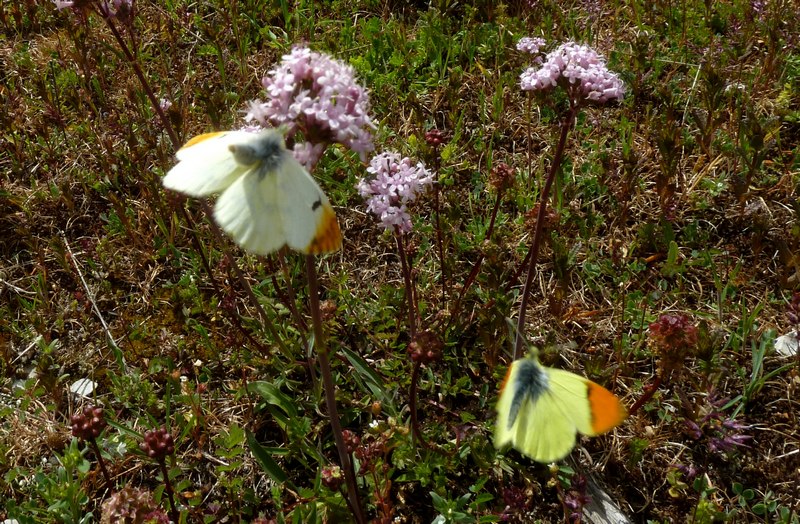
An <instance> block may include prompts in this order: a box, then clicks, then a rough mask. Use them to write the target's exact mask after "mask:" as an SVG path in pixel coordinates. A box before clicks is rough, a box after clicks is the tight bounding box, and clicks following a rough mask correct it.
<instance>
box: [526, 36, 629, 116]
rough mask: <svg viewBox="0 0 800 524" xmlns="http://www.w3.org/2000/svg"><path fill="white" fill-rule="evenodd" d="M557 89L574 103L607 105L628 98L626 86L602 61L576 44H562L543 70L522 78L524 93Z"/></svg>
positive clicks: (582, 46)
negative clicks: (624, 97)
mask: <svg viewBox="0 0 800 524" xmlns="http://www.w3.org/2000/svg"><path fill="white" fill-rule="evenodd" d="M556 85H562V86H563V87H564V88H565V89H567V91H569V92H570V96H571V97H572V98H573V99H575V100H586V101H591V102H597V103H605V102H609V101H613V100H621V99H622V97H623V96H624V95H625V84H623V82H622V80H620V78H619V76H617V74H616V73H613V72H612V71H609V69H608V68H607V67H606V64H605V60H604V59H603V57H601V56H600V55H598V54H597V52H596V51H595V50H594V49H592V48H590V47H588V46H585V45H580V44H576V43H575V42H567V43H564V44H561V45H560V46H558V48H556V49H555V50H554V51H551V52H550V53H548V54H547V56H546V57H545V60H544V62H543V63H542V64H541V67H539V68H538V69H537V68H533V67H531V68H528V69H527V70H526V71H525V72H524V73H522V75H520V87H521V88H522V90H523V91H545V90H548V89H550V88H552V87H555V86H556Z"/></svg>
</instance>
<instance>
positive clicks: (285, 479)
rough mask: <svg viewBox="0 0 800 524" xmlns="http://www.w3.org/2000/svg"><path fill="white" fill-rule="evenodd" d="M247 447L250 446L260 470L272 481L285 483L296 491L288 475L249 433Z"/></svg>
mask: <svg viewBox="0 0 800 524" xmlns="http://www.w3.org/2000/svg"><path fill="white" fill-rule="evenodd" d="M247 445H248V446H250V451H252V452H253V456H254V457H255V458H256V460H258V463H259V464H261V468H262V469H263V470H264V472H265V473H266V474H267V475H269V477H270V478H271V479H272V480H274V481H275V482H277V483H279V484H283V483H286V484H287V485H289V487H291V488H292V489H297V488H295V487H294V485H293V484H292V482H291V481H290V480H289V475H287V474H286V472H285V471H283V469H282V468H281V467H280V466H279V465H278V463H277V462H275V461H274V460H272V457H270V456H269V454H268V453H267V452H266V451H265V450H264V448H263V447H261V444H259V443H258V441H257V440H256V437H255V435H253V433H252V432H250V431H248V432H247Z"/></svg>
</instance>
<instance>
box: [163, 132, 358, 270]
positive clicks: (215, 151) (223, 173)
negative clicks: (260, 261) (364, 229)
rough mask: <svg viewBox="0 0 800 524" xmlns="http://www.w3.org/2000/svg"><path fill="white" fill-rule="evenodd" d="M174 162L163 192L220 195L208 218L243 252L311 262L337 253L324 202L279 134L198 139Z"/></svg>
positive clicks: (332, 219) (338, 236)
mask: <svg viewBox="0 0 800 524" xmlns="http://www.w3.org/2000/svg"><path fill="white" fill-rule="evenodd" d="M176 156H177V157H178V160H179V162H178V164H177V165H176V166H175V167H173V168H172V169H171V170H170V171H169V173H167V175H166V176H165V177H164V179H163V184H164V187H166V188H168V189H173V190H175V191H179V192H181V193H185V194H187V195H190V196H193V197H205V196H208V195H211V194H213V193H222V194H221V195H220V197H219V198H218V199H217V203H216V205H215V206H214V218H215V219H216V221H217V223H218V224H219V225H220V227H221V228H222V229H223V230H224V231H225V232H226V233H228V234H229V235H230V236H231V237H232V238H233V240H234V241H235V242H236V243H237V244H239V245H240V246H241V247H242V248H244V249H245V250H247V251H250V252H252V253H256V254H259V255H266V254H269V253H272V252H274V251H277V250H279V249H280V248H282V247H283V246H289V247H290V248H292V249H295V250H297V251H300V252H303V253H313V254H318V253H330V252H333V251H336V250H338V249H341V247H342V233H341V231H340V230H339V223H338V222H337V221H336V214H335V213H334V211H333V208H332V207H331V204H330V202H329V201H328V197H326V196H325V194H324V193H323V192H322V190H321V189H320V187H319V186H318V185H317V183H316V182H315V181H314V179H313V178H312V177H311V175H310V174H309V173H308V171H306V170H305V168H303V166H302V165H300V163H299V162H297V160H295V158H294V157H293V156H292V154H291V153H290V152H289V151H288V150H287V149H286V146H285V145H284V141H283V135H282V134H281V133H280V132H279V131H278V130H275V129H269V130H265V131H261V132H258V133H248V132H246V131H223V132H219V133H207V134H203V135H198V136H196V137H194V138H192V139H191V140H189V141H188V142H187V143H186V145H184V146H183V147H182V148H181V149H180V150H179V151H178V153H177V155H176Z"/></svg>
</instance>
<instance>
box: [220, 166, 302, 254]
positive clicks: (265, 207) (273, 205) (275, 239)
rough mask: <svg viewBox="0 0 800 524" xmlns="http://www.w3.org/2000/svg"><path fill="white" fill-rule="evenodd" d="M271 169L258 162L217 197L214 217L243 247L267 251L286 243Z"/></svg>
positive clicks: (259, 251)
mask: <svg viewBox="0 0 800 524" xmlns="http://www.w3.org/2000/svg"><path fill="white" fill-rule="evenodd" d="M277 187H278V181H277V177H276V176H275V173H274V172H268V173H260V172H259V169H258V166H256V167H254V168H251V169H250V171H249V172H247V173H245V174H244V175H242V176H240V177H239V178H238V179H237V180H236V181H234V182H233V184H231V185H230V187H228V189H226V190H225V191H224V192H223V193H222V195H220V197H219V198H218V199H217V203H216V205H215V206H214V218H215V219H216V221H217V223H218V224H219V226H220V227H221V228H222V229H223V230H224V231H225V232H226V233H228V234H229V235H230V236H231V237H232V238H233V240H234V241H235V242H236V243H237V244H239V245H240V246H241V247H242V248H244V249H245V250H246V251H250V252H252V253H255V254H258V255H267V254H269V253H272V252H274V251H277V250H278V249H280V248H282V247H283V246H284V245H285V244H286V235H285V234H284V229H283V220H282V217H281V213H280V207H279V205H278V201H279V199H281V198H283V197H282V196H281V195H280V194H279V193H278V190H277Z"/></svg>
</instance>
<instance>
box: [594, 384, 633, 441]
mask: <svg viewBox="0 0 800 524" xmlns="http://www.w3.org/2000/svg"><path fill="white" fill-rule="evenodd" d="M588 390H589V395H588V397H589V410H590V411H591V413H592V430H594V433H595V435H599V434H600V433H605V432H606V431H609V430H611V429H612V428H614V427H616V426H618V425H619V424H620V423H621V422H622V421H623V420H625V417H627V416H628V412H627V410H626V409H625V407H624V406H623V405H622V403H620V401H619V399H618V398H617V397H616V395H614V394H613V393H611V392H610V391H609V390H607V389H606V388H604V387H603V386H600V385H598V384H595V383H594V382H591V381H589V382H588Z"/></svg>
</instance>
